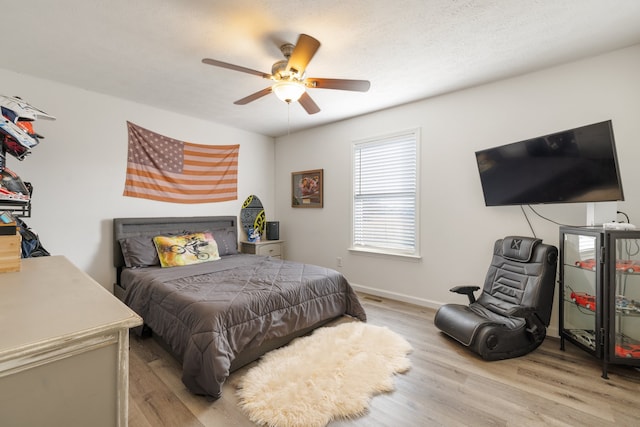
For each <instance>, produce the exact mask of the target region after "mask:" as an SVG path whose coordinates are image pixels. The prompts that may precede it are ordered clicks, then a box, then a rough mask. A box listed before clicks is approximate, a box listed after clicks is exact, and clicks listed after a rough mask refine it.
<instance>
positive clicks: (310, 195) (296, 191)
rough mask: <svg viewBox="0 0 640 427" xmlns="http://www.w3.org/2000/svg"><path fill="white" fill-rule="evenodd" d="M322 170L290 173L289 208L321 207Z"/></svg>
mask: <svg viewBox="0 0 640 427" xmlns="http://www.w3.org/2000/svg"><path fill="white" fill-rule="evenodd" d="M322 191H323V183H322V169H314V170H309V171H302V172H292V173H291V207H293V208H321V207H322Z"/></svg>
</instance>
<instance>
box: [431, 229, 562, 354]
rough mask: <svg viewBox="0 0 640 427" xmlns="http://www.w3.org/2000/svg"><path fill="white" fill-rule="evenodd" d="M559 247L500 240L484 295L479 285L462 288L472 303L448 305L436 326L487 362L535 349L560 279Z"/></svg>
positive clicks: (511, 238)
mask: <svg viewBox="0 0 640 427" xmlns="http://www.w3.org/2000/svg"><path fill="white" fill-rule="evenodd" d="M557 259H558V249H557V248H556V247H554V246H550V245H546V244H543V243H542V240H540V239H534V238H531V237H517V236H509V237H505V238H504V239H501V240H498V241H496V243H495V245H494V248H493V258H492V260H491V266H490V267H489V271H488V272H487V276H486V278H485V281H484V288H483V289H482V294H481V295H480V297H479V298H478V300H477V301H476V299H475V297H474V295H473V293H474V292H475V291H477V290H478V289H480V287H478V286H457V287H455V288H452V289H451V291H452V292H456V293H459V294H466V295H467V296H468V297H469V305H468V306H466V305H460V304H445V305H443V306H441V307H440V308H439V309H438V311H437V312H436V315H435V318H434V323H435V325H436V327H437V328H438V329H440V330H441V331H442V332H444V333H445V334H447V335H449V336H451V337H452V338H455V339H456V340H457V341H459V342H460V343H461V344H463V345H464V346H467V347H469V348H470V349H471V350H473V351H475V352H476V353H478V354H479V355H480V356H482V358H483V359H485V360H500V359H509V358H512V357H518V356H522V355H524V354H527V353H529V352H530V351H533V350H534V349H536V348H537V347H538V346H539V345H540V344H541V343H542V341H543V340H544V338H545V336H546V333H547V329H546V327H547V326H549V321H550V319H551V307H552V304H553V295H554V288H555V280H556V268H557Z"/></svg>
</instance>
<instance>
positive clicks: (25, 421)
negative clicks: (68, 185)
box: [0, 256, 142, 427]
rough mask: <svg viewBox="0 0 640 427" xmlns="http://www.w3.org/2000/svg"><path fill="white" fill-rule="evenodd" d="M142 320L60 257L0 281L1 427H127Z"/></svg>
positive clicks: (26, 264) (29, 262)
mask: <svg viewBox="0 0 640 427" xmlns="http://www.w3.org/2000/svg"><path fill="white" fill-rule="evenodd" d="M140 324H142V319H141V318H140V317H139V316H138V315H137V314H136V313H134V312H133V311H132V310H130V309H129V308H128V307H127V306H125V305H124V304H122V303H121V302H120V301H119V300H118V299H117V298H116V297H114V296H113V295H112V294H111V293H109V292H108V291H107V290H106V289H104V288H103V287H102V286H100V285H99V284H98V283H97V282H95V281H94V280H93V279H91V277H89V276H88V275H87V274H86V273H84V272H82V271H81V270H79V269H78V268H76V267H75V266H74V265H73V264H71V262H69V261H68V260H67V259H66V258H65V257H62V256H51V257H39V258H27V259H23V260H22V265H21V271H19V272H15V273H0V424H1V425H2V426H4V427H9V426H48V427H56V426H61V427H62V426H64V427H68V426H92V427H95V426H105V427H107V426H108V427H113V426H120V427H126V425H127V412H128V394H129V393H128V391H129V387H128V386H129V328H131V327H134V326H138V325H140Z"/></svg>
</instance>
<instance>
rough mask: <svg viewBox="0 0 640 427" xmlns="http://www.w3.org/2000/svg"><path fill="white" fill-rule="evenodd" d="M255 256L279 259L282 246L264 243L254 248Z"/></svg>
mask: <svg viewBox="0 0 640 427" xmlns="http://www.w3.org/2000/svg"><path fill="white" fill-rule="evenodd" d="M256 254H257V255H265V256H272V257H274V258H280V257H281V256H282V245H281V244H280V243H265V244H263V245H259V246H258V247H257V248H256Z"/></svg>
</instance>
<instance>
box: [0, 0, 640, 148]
mask: <svg viewBox="0 0 640 427" xmlns="http://www.w3.org/2000/svg"><path fill="white" fill-rule="evenodd" d="M4 3H5V4H4V5H3V6H2V13H3V34H4V43H3V53H2V61H1V62H0V67H2V68H6V69H9V70H13V71H16V72H18V73H22V74H28V75H33V76H36V77H40V78H44V79H48V80H53V81H58V82H61V83H65V84H70V85H73V86H77V87H80V88H83V89H87V90H90V91H95V92H100V93H105V94H109V95H112V96H116V97H120V98H125V99H129V100H132V101H135V102H139V103H143V104H148V105H152V106H155V107H159V108H162V109H166V110H171V111H176V112H180V113H183V114H186V115H189V116H194V117H200V118H203V119H206V120H211V121H215V122H219V123H223V124H226V125H229V126H233V127H237V128H241V129H246V130H249V131H252V132H258V133H261V134H265V135H270V136H278V135H283V134H286V133H287V132H288V131H291V132H294V131H297V130H300V129H304V128H309V127H313V126H318V125H321V124H325V123H330V122H334V121H338V120H342V119H346V118H349V117H354V116H357V115H361V114H365V113H368V112H372V111H376V110H380V109H384V108H388V107H392V106H395V105H399V104H403V103H407V102H411V101H415V100H419V99H424V98H428V97H431V96H435V95H439V94H442V93H446V92H450V91H454V90H458V89H462V88H465V87H470V86H474V85H478V84H482V83H486V82H490V81H494V80H498V79H502V78H505V77H509V76H514V75H519V74H523V73H526V72H529V71H533V70H537V69H541V68H545V67H549V66H551V65H555V64H560V63H563V62H568V61H572V60H575V59H578V58H582V57H586V56H592V55H595V54H598V53H602V52H606V51H609V50H613V49H616V48H621V47H626V46H630V45H633V44H636V43H640V1H638V0H616V1H610V0H527V1H516V0H478V1H464V0H459V1H455V0H394V1H388V0H384V1H383V0H315V1H312V0H260V1H250V0H232V1H222V0H220V1H214V0H135V1H131V0H56V1H51V0H29V1H26V0H22V1H15V0H14V1H11V2H4ZM300 33H307V34H309V35H311V36H313V37H315V38H317V39H318V40H320V42H321V43H322V46H321V47H320V50H319V51H318V52H317V54H316V55H315V57H314V58H313V59H312V61H311V63H310V65H309V66H308V68H307V74H308V75H310V76H313V77H326V78H348V79H368V80H370V81H371V89H370V91H369V92H367V93H359V92H344V91H336V90H323V89H311V90H309V94H310V95H311V96H312V97H313V99H314V100H315V101H316V103H317V104H318V105H319V107H320V108H321V110H322V111H321V112H320V113H318V114H315V115H312V116H310V115H307V114H306V112H305V111H304V110H303V109H302V107H301V106H300V105H298V104H293V105H291V106H290V108H289V107H288V106H287V105H286V104H285V103H283V102H281V101H279V100H278V99H277V98H276V97H275V95H269V96H266V97H264V98H261V99H259V100H257V101H254V102H253V103H250V104H248V105H245V106H237V105H234V104H233V102H234V101H236V100H238V99H240V98H243V97H245V96H247V95H249V94H251V93H253V92H256V91H258V90H260V89H263V88H265V87H267V86H269V81H268V80H264V79H262V78H260V77H257V76H253V75H249V74H245V73H240V72H235V71H230V70H226V69H222V68H217V67H212V66H209V65H205V64H202V62H201V60H202V58H205V57H209V58H214V59H218V60H221V61H225V62H230V63H233V64H237V65H241V66H244V67H248V68H251V69H254V70H259V71H264V72H267V73H270V72H271V65H272V64H273V63H274V62H275V61H277V60H280V59H283V58H282V55H281V53H280V50H279V48H278V47H279V46H280V45H281V44H282V43H284V42H291V43H295V41H296V39H297V37H298V35H299V34H300ZM7 90H9V89H8V88H7V87H5V88H4V89H3V91H4V92H6V91H7ZM4 92H3V93H4ZM5 94H6V95H15V94H13V93H5ZM18 95H19V94H18Z"/></svg>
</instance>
